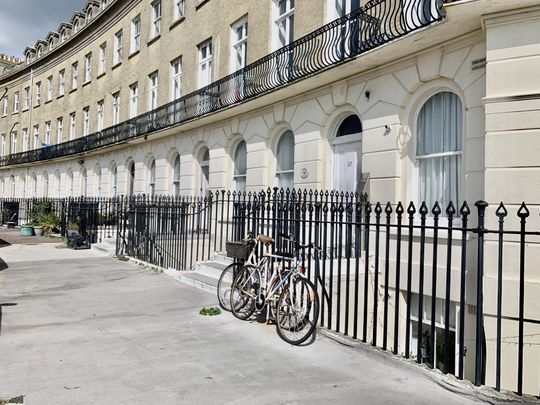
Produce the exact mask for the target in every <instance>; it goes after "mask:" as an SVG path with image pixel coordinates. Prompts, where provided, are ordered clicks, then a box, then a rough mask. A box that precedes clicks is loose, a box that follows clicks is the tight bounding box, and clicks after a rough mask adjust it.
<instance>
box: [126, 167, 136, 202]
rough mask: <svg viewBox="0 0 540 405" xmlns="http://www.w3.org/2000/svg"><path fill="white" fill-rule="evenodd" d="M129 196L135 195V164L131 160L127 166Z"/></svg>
mask: <svg viewBox="0 0 540 405" xmlns="http://www.w3.org/2000/svg"><path fill="white" fill-rule="evenodd" d="M127 175H128V178H127V195H133V194H134V193H135V162H134V161H133V160H131V161H130V162H129V163H128V166H127Z"/></svg>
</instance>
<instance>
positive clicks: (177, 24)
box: [169, 16, 186, 31]
mask: <svg viewBox="0 0 540 405" xmlns="http://www.w3.org/2000/svg"><path fill="white" fill-rule="evenodd" d="M185 19H186V17H185V16H183V17H180V18H178V19H177V20H175V21H173V23H172V24H171V25H170V26H169V31H170V30H172V29H173V28H175V27H177V26H179V25H180V23H182V22H183V21H184V20H185Z"/></svg>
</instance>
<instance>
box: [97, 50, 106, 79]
mask: <svg viewBox="0 0 540 405" xmlns="http://www.w3.org/2000/svg"><path fill="white" fill-rule="evenodd" d="M106 72H107V43H106V42H104V43H102V44H101V45H100V46H99V68H98V75H103V74H105V73H106Z"/></svg>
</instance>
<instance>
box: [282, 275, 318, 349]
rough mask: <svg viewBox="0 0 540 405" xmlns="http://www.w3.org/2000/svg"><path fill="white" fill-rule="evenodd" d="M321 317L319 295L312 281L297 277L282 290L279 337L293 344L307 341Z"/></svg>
mask: <svg viewBox="0 0 540 405" xmlns="http://www.w3.org/2000/svg"><path fill="white" fill-rule="evenodd" d="M318 319H319V295H318V294H317V291H316V290H315V286H314V285H313V283H312V282H311V281H309V280H308V279H306V278H303V277H296V278H295V279H294V280H293V281H292V283H289V285H288V286H287V287H286V288H285V289H284V290H283V291H282V292H281V295H280V297H279V300H278V304H277V314H276V329H277V333H278V335H279V337H280V338H281V339H283V340H284V341H285V342H287V343H290V344H291V345H299V344H301V343H303V342H305V341H306V340H307V339H308V338H309V337H310V336H311V335H312V334H313V333H314V332H315V328H316V327H317V321H318Z"/></svg>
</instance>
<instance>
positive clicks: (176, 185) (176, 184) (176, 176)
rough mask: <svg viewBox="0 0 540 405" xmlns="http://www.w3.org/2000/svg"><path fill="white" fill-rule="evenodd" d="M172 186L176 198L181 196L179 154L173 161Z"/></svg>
mask: <svg viewBox="0 0 540 405" xmlns="http://www.w3.org/2000/svg"><path fill="white" fill-rule="evenodd" d="M172 186H173V190H172V191H173V195H174V196H175V197H177V196H179V195H180V155H179V154H177V155H176V157H175V158H174V161H173V166H172Z"/></svg>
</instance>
